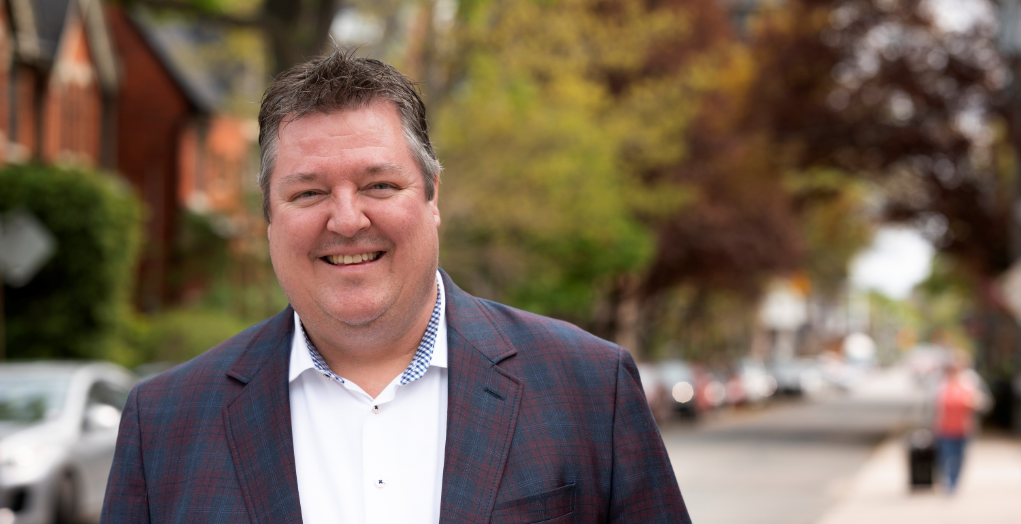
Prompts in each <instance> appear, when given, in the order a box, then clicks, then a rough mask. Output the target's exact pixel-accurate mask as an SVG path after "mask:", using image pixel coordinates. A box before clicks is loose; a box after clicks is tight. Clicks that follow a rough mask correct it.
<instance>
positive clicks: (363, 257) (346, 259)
mask: <svg viewBox="0 0 1021 524" xmlns="http://www.w3.org/2000/svg"><path fill="white" fill-rule="evenodd" d="M377 258H379V252H378V251H377V252H372V253H360V254H357V255H330V256H327V257H326V260H327V261H328V262H329V263H331V264H333V265H338V266H339V265H347V264H358V263H361V262H370V261H373V260H376V259H377Z"/></svg>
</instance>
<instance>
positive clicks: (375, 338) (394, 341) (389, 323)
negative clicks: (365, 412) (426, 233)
mask: <svg viewBox="0 0 1021 524" xmlns="http://www.w3.org/2000/svg"><path fill="white" fill-rule="evenodd" d="M433 289H434V290H435V287H434V288H433ZM435 299H436V294H435V291H434V292H433V293H432V297H431V300H428V301H425V302H424V303H423V304H422V307H419V308H416V309H418V310H419V311H418V312H417V313H416V314H414V315H407V317H406V320H404V319H395V318H388V317H390V315H383V316H382V317H380V318H377V319H376V320H373V321H372V322H369V323H368V324H364V325H360V326H352V325H349V324H344V323H342V322H339V321H337V320H336V319H332V318H329V319H311V318H310V319H309V320H306V319H305V318H304V317H302V326H303V327H304V328H305V333H306V334H307V335H308V338H309V340H311V341H312V343H313V344H315V347H316V349H317V350H318V351H319V354H320V355H322V357H323V359H324V360H326V363H327V365H329V366H330V369H331V370H332V371H333V372H334V373H336V374H337V375H340V376H341V377H343V378H344V380H350V381H351V382H354V383H355V384H357V385H358V387H360V388H361V389H362V390H363V391H365V392H366V393H367V394H369V396H371V397H373V398H376V397H377V396H378V395H379V394H380V393H381V392H382V391H383V390H384V389H385V388H386V386H387V385H388V384H390V382H391V381H393V379H394V378H396V377H397V376H399V375H400V374H401V373H403V372H404V370H405V369H407V367H408V364H410V363H411V359H412V358H414V356H415V353H416V351H418V346H419V344H420V343H421V341H422V336H423V335H424V334H425V330H426V328H427V327H428V325H429V319H430V318H431V317H432V311H433V307H434V306H435ZM401 320H403V321H401Z"/></svg>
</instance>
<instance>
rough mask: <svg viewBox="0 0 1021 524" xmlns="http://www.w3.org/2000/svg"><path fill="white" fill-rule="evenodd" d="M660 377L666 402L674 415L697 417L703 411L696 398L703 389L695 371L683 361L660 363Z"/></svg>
mask: <svg viewBox="0 0 1021 524" xmlns="http://www.w3.org/2000/svg"><path fill="white" fill-rule="evenodd" d="M659 369H660V376H661V377H662V379H663V384H664V386H666V390H667V395H666V396H667V402H668V404H669V406H670V408H671V410H672V411H673V412H674V413H677V414H680V415H682V416H686V417H697V416H698V415H699V414H700V412H702V411H704V409H703V408H702V407H701V404H703V403H704V402H699V400H698V398H697V397H698V396H699V394H700V392H701V391H702V389H703V385H702V383H701V382H700V381H699V380H698V379H697V377H698V375H697V373H696V372H695V369H694V368H693V367H692V366H691V365H689V364H688V363H686V362H684V361H678V360H670V361H664V362H662V363H660V367H659Z"/></svg>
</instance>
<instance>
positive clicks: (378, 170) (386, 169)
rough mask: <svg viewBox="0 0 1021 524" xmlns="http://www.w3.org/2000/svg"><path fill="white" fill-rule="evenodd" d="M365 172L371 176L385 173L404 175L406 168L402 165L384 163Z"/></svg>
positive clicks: (370, 167)
mask: <svg viewBox="0 0 1021 524" xmlns="http://www.w3.org/2000/svg"><path fill="white" fill-rule="evenodd" d="M365 172H366V173H367V174H369V175H380V174H383V173H390V172H397V173H403V172H404V168H403V167H401V165H400V164H395V163H393V162H384V163H382V164H375V165H372V166H369V167H368V168H366V169H365Z"/></svg>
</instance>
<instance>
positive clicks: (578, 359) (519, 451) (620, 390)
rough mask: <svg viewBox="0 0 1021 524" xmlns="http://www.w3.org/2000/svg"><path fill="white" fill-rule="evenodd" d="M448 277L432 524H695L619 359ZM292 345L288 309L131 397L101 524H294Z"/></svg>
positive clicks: (619, 353) (635, 382)
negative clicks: (442, 442) (436, 518)
mask: <svg viewBox="0 0 1021 524" xmlns="http://www.w3.org/2000/svg"><path fill="white" fill-rule="evenodd" d="M441 274H442V273H441ZM442 277H443V287H444V291H445V295H446V296H445V298H446V318H447V347H448V359H447V360H448V370H447V371H448V381H449V395H448V404H447V441H446V448H445V450H444V465H443V494H442V500H441V510H440V522H441V523H451V524H453V523H458V524H461V523H463V524H476V523H484V522H489V523H512V522H513V523H519V522H540V521H541V522H549V523H551V524H552V523H554V522H555V523H556V524H568V523H585V524H590V523H601V522H614V523H622V522H626V523H636V524H637V523H643V524H644V523H681V524H684V523H689V524H690V522H691V520H690V519H689V517H688V513H687V510H686V508H685V505H684V501H683V499H682V498H681V493H680V490H679V489H678V487H677V481H676V479H675V478H674V473H673V468H672V467H671V465H670V460H669V458H668V456H667V453H666V449H665V448H664V446H663V441H662V439H661V438H660V436H659V431H658V429H657V428H656V424H655V422H654V421H653V419H652V415H651V413H650V412H649V407H648V405H647V404H646V401H645V396H644V393H643V392H642V387H641V383H640V382H639V379H638V371H637V368H636V367H635V363H634V360H633V359H632V358H631V356H630V354H628V352H627V351H625V350H623V349H621V348H619V347H617V346H615V345H613V344H611V343H609V342H606V341H604V340H600V339H598V338H596V337H594V336H592V335H589V334H588V333H585V332H583V331H582V330H580V329H578V328H576V327H574V326H571V325H570V324H567V323H564V322H559V321H556V320H551V319H548V318H543V317H540V316H537V315H532V314H529V313H525V312H522V311H519V310H516V309H513V308H509V307H506V306H503V305H500V304H496V303H493V302H489V301H485V300H479V299H477V298H475V297H472V296H470V295H468V294H467V293H464V292H463V291H461V290H460V289H458V288H457V286H455V285H454V283H453V282H451V281H450V279H449V277H447V276H446V274H442ZM294 333H295V326H294V313H293V311H292V310H291V308H287V309H286V310H285V311H284V312H282V313H281V314H279V315H277V316H276V317H274V318H272V319H270V320H268V321H266V322H263V323H261V324H258V325H256V326H253V327H251V328H249V329H247V330H245V331H243V332H242V333H240V334H238V335H236V336H235V337H233V338H231V339H230V340H228V341H227V342H224V343H223V344H220V345H219V346H217V347H216V348H213V349H211V350H209V351H207V352H206V353H204V354H203V355H201V356H199V357H198V358H196V359H194V360H192V361H190V362H188V363H185V364H183V365H181V366H178V367H176V368H174V369H172V370H170V371H168V372H166V373H164V374H162V375H159V376H157V377H155V378H152V379H150V380H147V381H145V382H143V383H141V384H139V385H138V386H136V387H135V389H134V390H132V392H131V395H130V397H129V399H128V403H127V406H126V407H125V411H124V415H123V417H122V419H121V427H120V434H119V435H118V442H117V454H116V456H115V458H114V464H113V469H112V471H111V472H110V481H109V484H108V485H107V493H106V503H105V505H104V508H103V516H102V522H104V523H118V524H120V523H123V524H137V523H144V522H157V523H164V522H167V523H169V522H182V523H183V522H218V523H219V522H223V523H227V522H230V523H233V522H238V523H241V522H258V523H264V524H276V523H286V522H301V506H300V503H299V499H298V486H297V476H296V473H295V465H294V453H293V444H292V438H291V420H290V416H291V415H290V404H289V399H288V394H289V393H288V391H289V389H288V380H287V379H288V365H289V358H288V357H289V355H290V347H291V338H292V337H293V336H294ZM324 451H326V450H324Z"/></svg>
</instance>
